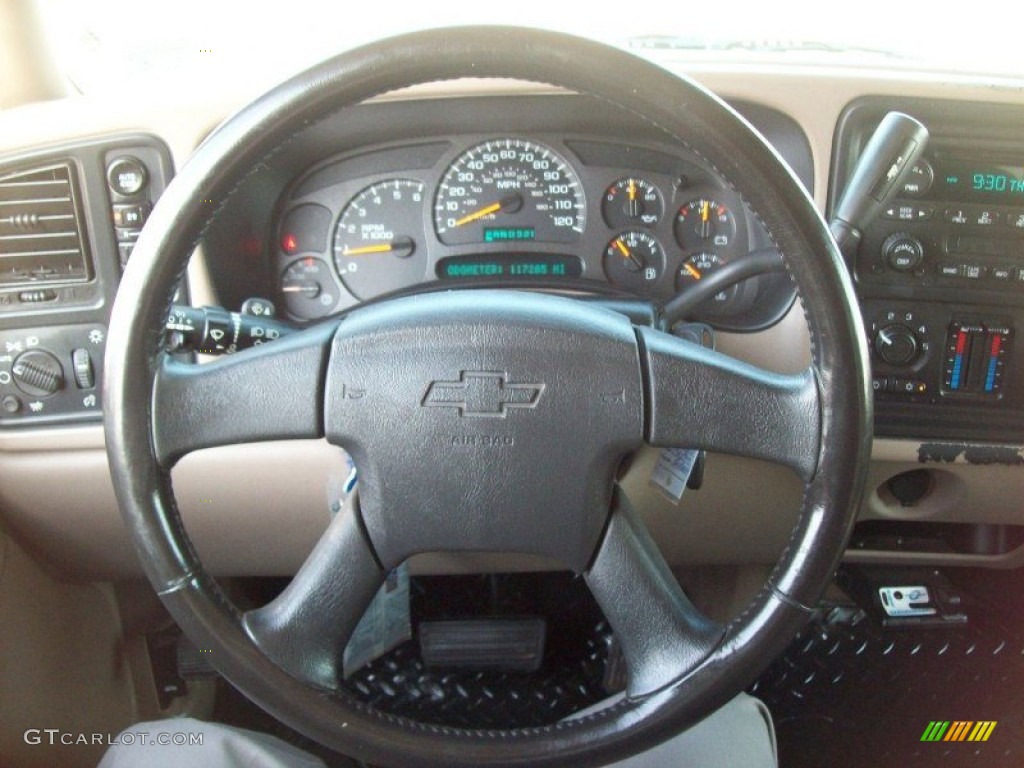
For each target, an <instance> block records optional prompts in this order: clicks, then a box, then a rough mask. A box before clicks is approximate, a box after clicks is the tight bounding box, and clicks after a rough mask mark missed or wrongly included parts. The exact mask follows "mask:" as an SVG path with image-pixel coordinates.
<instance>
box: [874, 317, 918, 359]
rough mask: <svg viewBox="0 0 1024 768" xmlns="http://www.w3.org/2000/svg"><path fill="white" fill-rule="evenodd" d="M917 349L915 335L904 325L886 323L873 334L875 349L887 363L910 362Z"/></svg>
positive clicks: (915, 355)
mask: <svg viewBox="0 0 1024 768" xmlns="http://www.w3.org/2000/svg"><path fill="white" fill-rule="evenodd" d="M917 349H918V344H917V336H915V335H914V332H913V331H912V330H910V329H909V328H907V326H905V325H887V326H885V327H884V328H881V329H879V331H878V332H877V333H876V334H875V351H876V352H877V353H878V356H879V357H880V358H882V360H883V361H884V362H886V363H888V364H889V365H894V366H900V365H908V364H910V363H911V362H912V361H913V360H914V358H915V357H917Z"/></svg>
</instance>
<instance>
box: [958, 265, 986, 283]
mask: <svg viewBox="0 0 1024 768" xmlns="http://www.w3.org/2000/svg"><path fill="white" fill-rule="evenodd" d="M986 272H987V270H986V268H985V267H983V266H981V265H980V264H961V265H960V277H965V278H967V279H968V280H980V279H981V278H983V277H984V276H985V273H986Z"/></svg>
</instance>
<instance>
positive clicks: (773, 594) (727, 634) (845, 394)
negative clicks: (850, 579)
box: [104, 28, 871, 766]
mask: <svg viewBox="0 0 1024 768" xmlns="http://www.w3.org/2000/svg"><path fill="white" fill-rule="evenodd" d="M466 76H472V77H510V78H516V79H521V80H527V81H536V82H543V83H550V84H553V85H557V86H561V87H564V88H567V89H571V90H573V91H577V92H579V93H582V94H586V95H590V96H595V97H597V98H600V99H603V100H605V101H607V102H609V103H611V104H613V105H616V107H618V108H622V109H626V110H628V111H630V112H632V113H633V114H635V115H636V116H637V117H638V118H639V119H642V120H645V121H647V122H650V123H651V124H653V125H655V126H657V127H659V128H661V129H662V130H663V131H664V132H665V133H666V134H667V135H668V136H671V137H673V138H674V139H675V140H677V141H679V142H681V143H683V144H685V145H687V146H688V147H690V148H691V149H693V150H694V151H697V152H699V153H700V154H701V155H702V156H703V157H704V158H706V159H707V160H708V161H709V162H710V163H711V164H712V165H713V166H714V167H715V168H716V169H717V171H718V172H719V173H720V174H721V175H722V177H723V178H724V179H726V180H727V181H728V182H730V183H732V184H734V185H736V186H739V187H740V191H741V192H742V194H743V196H744V199H745V200H746V201H747V202H748V204H749V205H750V207H751V209H752V210H753V211H754V212H755V215H757V216H759V218H760V219H761V220H762V221H763V223H764V224H765V225H766V228H767V229H768V231H769V232H770V233H771V235H772V237H773V239H774V240H775V242H776V245H777V246H778V248H779V251H780V252H781V253H782V254H783V255H784V260H785V262H786V266H787V268H788V270H789V272H790V274H791V276H792V278H793V279H794V281H795V282H796V284H797V286H798V289H799V292H800V295H801V297H802V301H803V304H804V307H805V311H806V314H807V317H808V325H809V327H810V332H811V341H812V354H813V359H814V363H813V366H812V371H813V379H814V381H813V385H814V389H815V392H816V396H817V398H818V399H817V402H816V405H817V407H819V408H820V413H819V414H818V418H819V421H818V422H817V425H818V428H819V433H820V434H819V437H820V448H819V449H818V451H816V456H814V457H813V458H814V461H813V467H812V469H811V471H810V472H809V474H808V476H807V477H806V485H805V493H804V498H803V503H802V510H801V514H800V518H799V521H798V523H797V526H796V528H795V529H794V531H793V534H792V537H791V539H790V542H789V544H788V546H787V547H786V550H785V551H784V552H783V554H782V557H781V558H780V560H779V562H778V564H777V566H776V568H775V569H774V571H773V573H772V575H771V577H770V578H769V580H768V582H767V583H766V585H765V587H764V588H763V589H762V591H761V592H760V593H759V594H758V596H757V597H756V598H755V599H754V601H753V602H752V603H751V604H750V606H749V607H748V608H747V610H746V611H745V612H744V613H743V615H741V616H740V617H738V618H737V619H736V620H735V621H734V622H732V623H731V624H730V625H729V626H728V627H725V628H724V634H723V635H722V636H721V638H720V639H718V640H717V641H716V643H715V644H714V647H713V649H712V650H710V652H709V653H708V654H707V655H706V656H705V657H704V658H703V661H702V662H701V663H700V664H699V665H698V666H696V668H694V669H692V670H688V671H687V673H686V674H685V675H684V676H682V678H681V679H676V680H673V681H672V682H671V683H670V684H668V685H665V686H662V687H660V688H658V689H657V690H652V691H645V692H644V693H643V695H639V696H634V697H629V698H627V699H625V700H624V701H622V702H620V703H618V704H616V705H613V706H611V707H609V708H607V709H605V710H603V711H600V712H597V713H594V714H592V715H589V716H586V717H582V718H579V719H576V720H572V721H566V722H562V723H558V724H555V725H552V726H548V727H543V728H531V729H520V730H515V731H498V732H495V731H487V732H484V731H466V730H456V729H448V728H442V727H437V726H425V725H422V724H418V723H411V722H409V721H405V720H402V719H400V718H395V717H392V716H388V715H385V714H382V713H380V712H376V711H372V710H370V709H369V708H367V707H366V706H365V705H362V704H361V703H359V702H357V701H355V700H354V699H351V698H349V697H348V696H346V695H344V694H341V693H338V694H333V695H326V694H325V693H324V692H323V691H322V690H319V689H318V688H316V687H313V686H310V685H307V684H305V683H303V682H301V681H299V680H297V679H296V678H295V677H294V676H292V675H290V674H289V673H288V672H286V671H285V670H284V669H282V668H281V667H280V666H279V665H278V664H276V663H275V662H274V661H272V660H271V659H270V658H268V656H267V655H266V654H265V653H264V652H262V651H261V649H260V648H259V647H258V646H257V645H256V644H255V643H254V642H253V639H252V636H251V635H250V633H248V632H247V631H246V627H245V625H244V623H243V621H242V617H241V615H240V614H239V612H238V610H237V609H236V608H235V607H234V606H233V605H231V604H230V603H229V602H228V601H227V600H226V599H225V598H224V596H223V594H222V593H221V591H220V590H219V588H218V587H217V585H216V582H215V581H214V580H213V579H212V578H211V577H210V576H209V575H208V574H207V573H206V571H205V570H204V569H203V567H202V564H201V563H200V562H199V559H198V557H197V556H196V554H195V552H194V550H193V548H192V546H191V542H190V541H189V539H188V536H187V534H186V533H185V531H184V528H183V526H182V524H181V520H180V517H179V515H178V511H177V507H176V505H175V501H174V496H173V490H172V488H171V483H170V472H169V468H168V466H167V464H168V462H167V461H166V460H165V459H166V456H161V455H160V446H159V445H158V442H159V441H158V439H157V436H156V432H155V429H154V427H155V426H159V425H158V424H156V425H155V424H154V421H155V420H158V419H159V418H160V416H161V413H160V412H159V410H160V409H159V407H158V406H157V404H156V401H155V397H154V388H155V387H156V385H157V382H158V380H159V378H160V376H161V370H162V368H163V366H165V364H166V359H165V358H166V356H165V353H164V352H163V347H162V339H163V325H164V320H165V317H166V313H167V307H168V305H169V303H170V299H171V296H172V294H173V292H174V288H175V286H176V285H177V283H178V281H179V279H180V277H181V275H182V273H183V270H184V268H185V265H186V263H187V259H188V256H189V255H190V253H191V252H192V250H193V248H194V247H195V245H196V244H197V243H198V242H199V241H200V240H201V238H202V235H203V231H204V229H205V227H206V226H207V225H208V223H209V221H210V220H211V219H212V217H213V216H214V215H215V208H214V207H212V206H210V205H209V204H207V203H205V202H204V201H205V200H216V201H224V200H226V199H228V197H229V196H230V195H231V194H232V191H233V189H235V188H236V187H237V185H238V184H239V183H241V182H242V180H243V179H244V178H245V176H246V174H247V173H248V172H249V171H250V169H252V168H253V167H255V166H256V165H257V164H258V163H259V162H260V161H261V160H263V159H265V158H266V156H268V155H270V154H272V153H273V152H274V151H276V149H277V148H278V147H280V146H281V145H282V144H283V143H285V142H288V141H290V140H291V139H292V138H293V137H294V136H296V135H297V134H299V133H300V132H301V131H302V129H303V128H304V127H306V126H308V125H310V124H311V123H313V122H316V121H317V120H319V119H321V118H323V117H325V116H327V115H329V114H332V113H334V112H335V111H337V110H338V109H342V108H344V107H346V106H349V105H353V104H357V103H359V102H361V101H364V100H366V99H369V98H372V97H375V96H377V95H380V94H382V93H386V92H389V91H393V90H396V89H399V88H403V87H406V86H410V85H415V84H419V83H426V82H433V81H437V80H445V79H453V78H459V77H466ZM741 181H742V182H743V183H742V186H740V182H741ZM652 338H653V337H649V338H648V341H650V340H651V339H652ZM656 345H657V342H654V346H655V347H656ZM866 348H867V345H866V340H865V336H864V331H863V327H862V324H861V321H860V317H859V314H858V313H857V311H856V301H855V299H854V294H853V290H852V285H851V283H850V280H849V277H848V275H847V273H846V272H845V269H844V266H843V264H842V260H841V258H840V256H839V254H838V252H837V249H836V247H835V244H834V242H833V240H832V238H831V236H830V235H829V233H828V229H827V227H826V225H825V224H824V222H823V221H822V219H821V217H820V215H819V214H818V213H817V212H816V211H815V209H814V206H813V203H812V201H811V200H810V198H809V197H808V196H807V194H806V192H805V191H804V190H803V189H802V188H801V187H800V185H799V182H798V181H797V180H796V179H795V177H794V176H793V175H792V173H791V172H789V171H788V169H787V168H786V167H785V166H784V164H783V163H782V161H781V160H780V159H779V158H778V156H777V155H776V154H775V153H774V151H773V150H772V149H771V148H770V147H769V146H768V145H767V144H766V143H765V142H764V141H763V139H761V138H760V137H759V136H758V135H757V134H756V133H755V132H754V131H753V130H752V129H751V128H750V126H749V125H747V124H746V123H745V121H743V120H742V118H740V117H739V116H738V115H737V114H736V113H735V112H734V111H732V110H731V109H730V108H729V107H728V106H727V105H725V104H724V103H723V102H721V101H720V100H719V99H717V98H716V97H714V96H713V95H711V94H709V93H708V92H707V91H705V90H704V89H702V88H701V87H699V86H697V85H696V84H694V83H692V82H689V81H686V80H681V79H679V78H677V77H675V76H673V75H671V74H669V73H667V72H666V71H664V70H661V69H660V68H657V67H655V66H653V65H651V64H648V63H646V62H644V61H642V60H639V59H637V58H635V57H632V56H630V55H628V54H625V53H623V52H620V51H617V50H615V49H611V48H607V47H605V46H602V45H599V44H596V43H592V42H589V41H585V40H581V39H577V38H572V37H568V36H565V35H560V34H556V33H550V32H537V31H532V30H522V29H512V28H463V29H456V30H437V31H430V32H425V33H417V34H413V35H407V36H403V37H400V38H395V39H392V40H389V41H384V42H382V43H377V44H373V45H370V46H366V47H363V48H360V49H357V50H354V51H352V52H349V53H345V54H343V55H341V56H338V57H337V58H334V59H332V60H330V61H328V62H325V63H324V64H321V65H319V66H317V67H315V68H313V69H311V70H309V71H307V72H305V73H303V74H301V75H299V76H297V77H295V78H293V79H292V80H290V81H288V82H286V83H284V84H283V85H281V86H279V87H278V88H276V89H274V90H273V91H271V92H270V93H268V94H267V95H266V96H264V97H262V98H260V99H259V100H258V101H256V102H254V103H253V104H251V105H250V106H248V107H246V108H245V109H243V110H242V111H241V112H239V113H238V114H236V115H235V116H234V117H232V118H231V119H230V120H228V121H227V122H226V123H225V124H224V125H222V126H221V127H220V128H219V129H218V130H217V131H215V132H214V133H213V134H212V135H211V136H210V137H209V138H208V139H207V140H206V141H205V142H204V143H203V144H202V145H201V146H200V148H199V149H198V150H197V151H196V153H195V154H194V156H193V157H192V158H191V159H190V160H189V162H188V163H187V164H186V165H185V166H184V167H183V168H182V170H181V172H180V174H179V175H178V177H177V178H176V179H175V180H174V182H173V183H172V184H171V185H170V186H169V187H168V189H167V191H166V192H165V194H164V196H163V198H162V199H161V200H160V202H159V204H158V205H157V206H156V208H155V209H154V211H153V214H152V216H151V218H150V220H149V222H148V223H147V226H146V229H145V231H144V232H143V234H142V236H141V237H140V239H139V242H138V245H137V247H136V250H135V254H134V255H133V258H132V263H131V264H130V266H129V268H128V269H127V271H126V273H125V276H124V280H123V282H122V285H121V287H120V290H119V294H118V298H117V301H116V303H115V307H114V310H113V314H112V318H111V327H110V334H109V338H108V346H107V360H106V379H105V382H104V412H105V428H106V439H107V450H108V454H109V458H110V465H111V472H112V476H113V480H114V486H115V490H116V493H117V497H118V501H119V503H120V506H121V509H122V514H123V516H124V519H125V521H126V523H127V526H128V528H129V530H130V532H131V533H132V535H133V538H134V541H135V543H136V546H137V547H138V550H139V552H140V557H141V559H142V562H143V566H144V568H145V570H146V573H147V575H148V577H149V578H150V580H151V581H152V583H153V585H154V587H155V588H156V590H157V592H158V593H159V594H160V596H161V598H162V599H163V601H164V603H165V604H166V605H167V607H168V609H169V610H170V612H171V613H172V615H173V616H174V618H175V619H176V620H177V621H178V623H179V624H180V625H181V627H182V628H183V630H184V631H185V632H186V633H187V634H188V635H189V636H190V637H191V638H192V639H193V640H194V641H195V642H197V644H199V645H200V647H212V648H214V649H216V653H215V663H216V665H217V666H218V668H219V669H220V670H221V671H222V672H223V673H224V674H225V676H226V677H227V678H228V679H229V680H231V681H232V682H233V683H234V684H235V685H236V686H237V687H239V688H240V689H241V690H242V691H243V692H245V693H246V694H247V695H248V696H250V698H252V699H253V700H255V701H256V702H257V703H259V704H261V705H262V706H263V707H264V708H266V709H268V710H269V711H271V712H272V713H273V714H275V715H276V716H278V717H279V718H280V719H282V720H283V721H285V722H287V723H289V724H290V725H292V726H293V727H295V728H297V729H298V730H300V731H302V732H304V733H305V734H307V735H308V736H310V737H311V738H314V739H316V740H318V741H321V742H323V743H325V744H328V745H329V746H332V747H334V748H336V749H339V750H340V751H343V752H345V753H347V754H351V755H353V756H355V757H358V758H360V759H364V760H367V761H372V762H374V763H382V764H393V763H394V764H398V763H400V764H403V765H438V764H445V765H466V766H469V765H473V766H480V765H502V766H512V765H535V766H539V765H559V764H562V765H568V764H573V765H585V764H598V763H605V762H608V761H610V760H613V759H617V758H620V757H623V756H625V755H627V754H631V753H634V752H636V751H638V750H640V749H643V748H646V747H648V746H650V745H652V744H653V743H656V742H657V741H660V740H662V739H664V738H666V737H668V736H670V735H671V734H673V733H675V732H677V731H678V730H679V729H681V728H683V727H686V726H688V725H691V724H693V723H694V722H696V721H697V720H699V719H700V718H701V717H703V716H704V715H706V714H707V713H708V712H710V711H711V710H712V709H713V708H715V707H717V706H718V705H720V704H722V703H724V702H725V701H727V700H728V699H729V698H731V697H732V696H733V695H735V694H736V693H737V692H738V691H739V690H741V689H742V688H743V687H744V686H745V685H746V684H748V683H749V682H750V680H751V679H752V677H753V676H754V675H755V674H756V672H757V671H758V670H759V669H761V668H762V667H763V666H764V665H765V664H766V662H767V661H768V660H769V659H771V658H772V657H774V656H775V655H776V654H777V653H778V652H780V651H781V650H782V649H783V648H784V647H785V645H786V643H787V642H788V641H789V639H790V638H791V637H792V636H793V634H794V633H795V632H796V631H797V629H798V628H799V627H800V626H801V625H802V624H803V623H804V622H805V621H806V619H807V618H808V616H809V615H810V612H811V606H813V605H814V604H815V602H816V601H817V599H818V597H819V596H820V594H821V592H822V591H823V590H824V588H825V587H826V586H827V584H828V583H829V581H830V579H831V575H832V573H833V572H834V569H835V567H836V566H837V564H838V561H839V558H840V557H841V555H842V551H843V549H844V547H845V542H846V539H847V536H848V533H849V529H850V527H851V526H852V523H853V520H854V517H855V514H856V509H857V507H858V504H859V500H860V494H861V489H862V486H863V481H864V474H865V471H866V467H867V459H868V454H869V449H870V438H871V399H870V386H869V378H868V372H867V367H866V364H865V360H864V350H865V349H866ZM655 351H657V350H655ZM295 354H296V355H297V356H298V358H301V357H302V355H303V352H302V350H298V351H297V352H296V353H295ZM239 357H240V356H239ZM316 373H317V374H319V373H320V371H317V372H316ZM315 379H316V377H315V376H314V377H312V379H311V385H312V386H316V383H315ZM652 407H653V406H652ZM174 413H175V414H176V415H177V416H180V417H181V418H182V419H183V420H184V421H187V415H186V414H185V413H184V406H183V408H182V410H180V411H175V412H174ZM163 415H166V414H163ZM293 416H294V417H295V418H296V419H298V420H299V421H301V420H302V419H303V418H308V417H307V416H306V415H305V414H302V413H299V414H295V413H293V412H291V411H290V410H289V408H288V407H285V408H284V413H283V414H281V417H280V418H281V420H282V421H286V420H287V419H288V418H289V417H293ZM321 429H322V427H321ZM303 432H304V430H303V429H298V428H297V429H296V436H298V435H299V434H302V433H303ZM321 433H322V432H321ZM285 436H287V435H285ZM639 535H642V532H641V534H639ZM615 578H618V577H615ZM610 588H611V589H612V590H614V589H615V588H616V585H614V584H613V585H611V587H610Z"/></svg>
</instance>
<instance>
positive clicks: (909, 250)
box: [882, 232, 924, 272]
mask: <svg viewBox="0 0 1024 768" xmlns="http://www.w3.org/2000/svg"><path fill="white" fill-rule="evenodd" d="M882 258H883V259H885V261H886V263H887V264H888V265H889V266H890V267H892V268H893V269H895V270H896V271H897V272H910V271H912V270H913V269H915V268H916V267H917V265H918V264H920V263H921V261H922V260H923V259H924V246H923V245H921V241H920V240H918V239H917V238H916V237H913V236H912V235H908V234H907V233H906V232H897V233H895V234H892V235H889V237H887V238H886V239H885V242H884V243H882Z"/></svg>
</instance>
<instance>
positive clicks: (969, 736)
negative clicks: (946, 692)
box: [921, 720, 997, 741]
mask: <svg viewBox="0 0 1024 768" xmlns="http://www.w3.org/2000/svg"><path fill="white" fill-rule="evenodd" d="M996 722H997V721H996V720H977V721H975V720H953V721H949V720H932V721H931V722H929V723H928V727H927V728H925V729H924V733H922V734H921V741H988V739H989V736H991V735H992V731H994V730H995V728H996Z"/></svg>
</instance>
